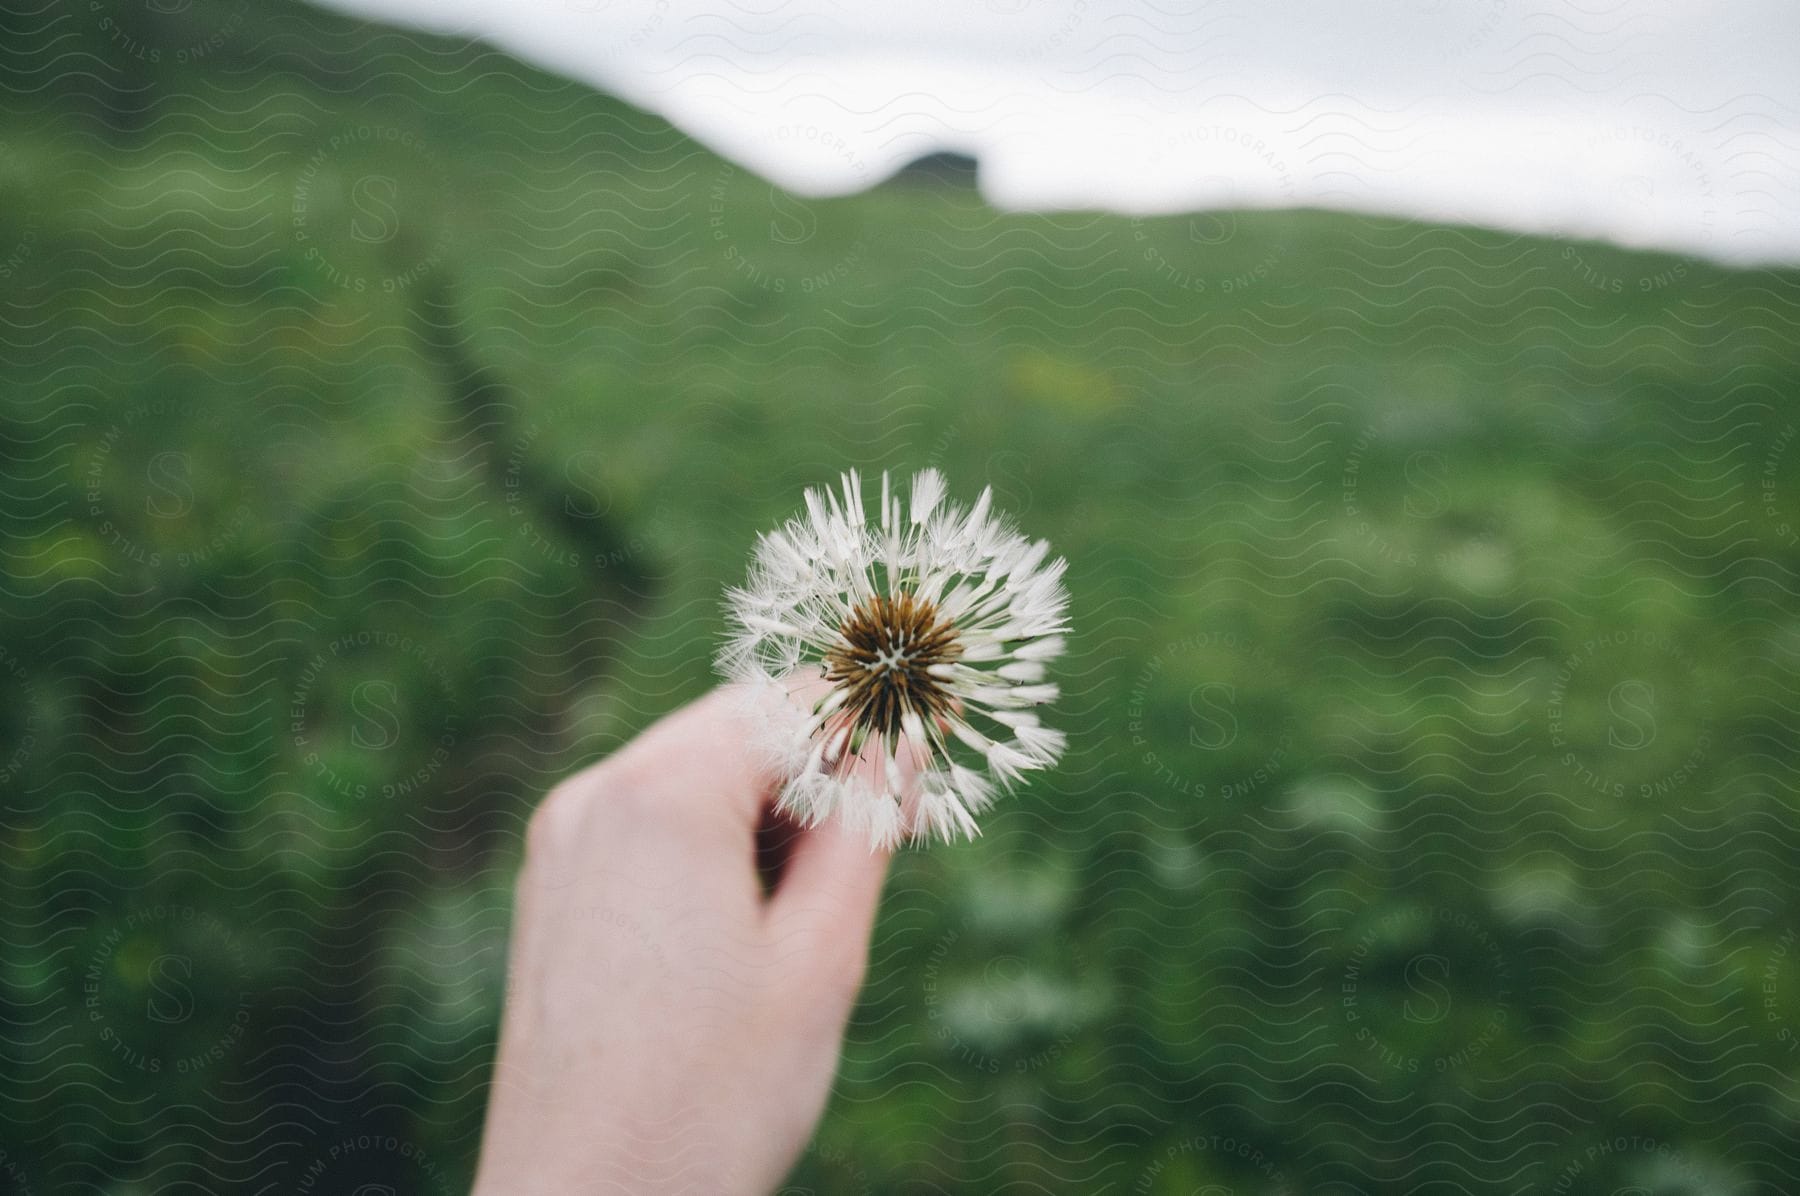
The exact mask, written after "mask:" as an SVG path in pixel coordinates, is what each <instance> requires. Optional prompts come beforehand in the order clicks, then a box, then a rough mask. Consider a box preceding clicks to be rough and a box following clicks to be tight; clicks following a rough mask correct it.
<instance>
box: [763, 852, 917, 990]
mask: <svg viewBox="0 0 1800 1196" xmlns="http://www.w3.org/2000/svg"><path fill="white" fill-rule="evenodd" d="M891 858H892V853H891V852H889V851H888V850H887V849H886V848H873V849H871V848H870V846H869V836H868V834H867V833H866V832H859V831H855V830H852V829H849V828H847V827H845V826H844V825H843V823H842V821H840V820H839V819H836V818H834V819H831V820H830V821H828V822H822V823H820V824H819V825H817V826H813V827H809V828H807V829H806V830H804V831H802V832H800V835H799V837H798V839H797V840H796V841H795V843H794V845H793V847H792V850H791V852H790V854H789V856H788V858H787V862H786V865H785V867H784V868H783V869H782V873H781V880H780V883H779V884H778V885H777V886H776V888H775V891H774V893H772V894H771V895H770V897H769V903H768V906H767V916H768V919H769V923H770V927H771V929H772V931H773V933H774V937H775V939H776V944H777V949H778V950H780V951H782V953H783V954H787V953H789V952H792V955H793V960H792V962H793V964H794V968H795V971H796V973H797V974H800V975H803V976H805V977H806V978H807V979H808V980H809V981H810V982H812V983H815V984H818V985H821V986H822V987H824V988H825V989H826V990H828V991H838V992H840V993H841V994H842V995H843V996H844V998H845V1000H844V1009H845V1010H847V1009H848V1008H849V1005H850V1003H851V1001H853V1000H854V999H855V995H856V990H857V989H858V988H860V987H861V985H862V977H863V972H864V970H865V968H866V967H867V964H868V955H869V935H870V933H871V932H872V931H873V930H874V927H875V911H876V910H877V909H878V908H879V907H880V904H881V889H882V885H883V883H884V882H885V881H886V879H887V869H888V861H889V860H890V859H891Z"/></svg>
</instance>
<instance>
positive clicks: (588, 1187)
mask: <svg viewBox="0 0 1800 1196" xmlns="http://www.w3.org/2000/svg"><path fill="white" fill-rule="evenodd" d="M750 735H751V727H750V725H749V719H748V716H747V714H746V711H745V709H744V706H743V699H742V695H741V694H740V693H739V692H738V691H735V690H732V689H729V688H727V689H720V690H715V691H714V692H713V693H711V694H709V695H708V696H706V697H704V698H702V699H700V700H699V701H697V702H695V703H693V704H692V705H690V706H687V707H685V708H684V709H682V710H679V711H676V712H675V713H674V714H671V715H669V716H667V717H665V718H664V719H662V720H661V721H660V722H658V723H656V724H655V725H654V726H651V727H650V728H648V729H647V730H645V731H644V732H643V733H642V734H641V735H639V736H638V737H637V738H636V739H634V740H632V741H631V742H630V743H629V744H627V745H626V746H625V747H623V748H621V749H620V750H619V751H618V752H616V753H614V754H613V755H612V756H610V757H609V758H607V759H606V760H604V761H602V762H601V763H599V764H597V765H594V766H593V767H591V768H588V769H586V770H585V771H583V772H581V773H578V774H576V775H575V776H573V777H571V778H569V779H568V780H567V781H564V782H563V783H562V784H561V785H559V786H557V788H556V789H555V790H554V791H553V792H552V793H551V794H550V796H549V797H548V798H546V799H545V801H544V802H543V804H542V805H541V806H540V807H539V808H538V810H537V812H536V814H535V815H534V816H533V818H532V820H531V825H530V828H529V830H528V832H527V835H526V850H525V867H524V870H523V872H522V873H521V875H520V877H519V883H518V893H517V907H516V911H515V914H514V927H513V941H512V946H511V960H510V962H509V973H510V975H511V977H512V981H511V983H510V984H509V985H508V989H509V992H508V997H507V1002H506V1010H505V1014H504V1017H503V1020H502V1026H501V1034H500V1050H499V1057H498V1060H497V1061H496V1063H495V1068H494V1081H493V1089H492V1096H491V1098H490V1101H489V1105H488V1115H487V1126H486V1130H485V1133H484V1139H483V1145H482V1152H481V1165H480V1169H479V1171H478V1173H477V1176H476V1182H475V1189H474V1190H475V1194H476V1196H526V1194H534V1193H554V1194H555V1196H574V1194H577V1193H590V1192H591V1193H600V1192H629V1193H632V1194H633V1196H638V1194H644V1193H671V1192H705V1193H708V1194H709V1196H710V1194H715V1193H725V1194H731V1193H755V1194H757V1196H762V1194H764V1193H767V1192H770V1191H772V1190H773V1189H774V1188H775V1186H776V1185H777V1184H779V1183H780V1182H781V1179H782V1177H783V1176H784V1175H786V1173H787V1171H788V1169H789V1168H790V1167H791V1166H792V1165H793V1162H794V1159H795V1158H796V1157H797V1156H798V1155H799V1153H800V1151H801V1149H802V1148H803V1147H804V1146H805V1145H806V1142H807V1139H808V1138H809V1137H811V1135H812V1130H813V1126H814V1125H815V1124H816V1122H817V1121H818V1119H819V1116H820V1114H821V1112H822V1111H823V1110H824V1105H825V1098H826V1094H827V1091H828V1089H829V1087H830V1084H831V1078H832V1074H833V1072H834V1071H835V1070H836V1066H837V1058H838V1047H839V1041H840V1039H841V1038H842V1035H843V1030H844V1023H845V1021H846V1019H847V1018H848V1016H849V1012H850V1007H851V1005H852V1004H853V1003H854V1001H855V997H856V993H857V990H858V988H859V987H860V986H861V983H862V976H863V969H864V966H865V963H866V961H867V956H868V942H869V933H870V929H871V926H872V924H873V921H874V915H875V909H876V905H877V902H878V900H879V898H880V895H881V886H882V880H883V878H884V875H885V873H886V870H887V861H888V856H887V854H886V853H885V852H877V853H871V852H870V849H869V844H868V839H867V836H866V835H861V834H853V833H846V832H844V831H842V830H841V829H840V828H839V827H838V826H837V825H836V824H835V823H828V824H824V825H821V826H818V827H814V828H811V829H808V830H799V829H798V828H794V827H792V826H791V824H790V825H786V827H785V830H783V829H781V826H782V824H779V823H777V824H775V826H776V829H775V831H774V832H773V833H771V821H770V810H769V805H770V802H771V801H772V800H773V795H774V791H775V789H776V788H777V785H776V780H777V778H776V777H774V776H773V775H771V774H770V773H768V772H767V771H766V770H765V767H764V765H763V764H762V762H761V761H760V760H759V759H758V758H757V757H756V755H755V754H754V752H753V750H752V748H751V746H750ZM759 832H760V833H759ZM759 868H760V869H761V870H762V871H761V873H760V874H759ZM777 868H778V869H779V871H778V875H776V876H775V878H774V887H773V889H772V890H771V891H770V892H769V893H768V894H767V895H766V896H765V894H764V881H763V879H761V877H762V876H763V875H766V874H767V873H768V872H770V871H772V870H774V869H777Z"/></svg>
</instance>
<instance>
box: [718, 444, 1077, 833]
mask: <svg viewBox="0 0 1800 1196" xmlns="http://www.w3.org/2000/svg"><path fill="white" fill-rule="evenodd" d="M1049 551H1050V549H1049V545H1048V544H1047V543H1046V542H1044V541H1042V540H1038V541H1033V540H1029V539H1027V538H1026V537H1024V536H1022V535H1020V534H1019V533H1018V532H1017V531H1016V530H1015V529H1014V528H1013V526H1012V525H1011V523H1010V522H1009V521H1007V520H1006V519H1005V518H1004V517H1003V516H1001V515H999V514H997V513H996V512H995V511H994V510H993V494H992V491H991V490H986V491H983V493H982V495H981V497H980V498H979V499H977V500H976V502H975V504H974V505H973V506H972V507H970V508H968V509H966V510H965V509H962V508H959V507H958V506H956V505H955V504H954V503H951V502H949V501H948V499H947V489H946V487H945V485H944V480H943V477H942V475H941V474H939V473H938V472H937V471H936V470H925V471H923V472H921V473H919V474H918V475H916V476H915V477H914V478H913V480H912V484H911V492H910V496H909V501H907V502H905V503H902V501H901V499H900V497H899V496H898V495H896V494H895V493H894V488H893V486H892V484H891V481H890V479H889V477H888V475H886V474H883V475H882V478H881V487H880V494H879V498H878V509H877V511H876V513H875V516H874V517H873V518H871V517H870V514H869V512H868V510H867V509H866V508H865V506H864V494H863V486H862V480H861V478H860V477H859V476H858V475H857V474H856V472H855V471H851V472H848V473H846V474H845V475H844V476H843V478H842V479H841V482H840V485H839V486H838V487H837V488H836V489H833V490H828V489H815V490H808V491H807V492H806V496H805V513H804V514H803V515H801V516H799V517H796V518H794V519H792V520H789V521H788V522H787V523H786V524H785V525H784V526H783V527H781V528H779V529H776V530H775V531H772V532H768V533H766V534H765V535H763V536H762V537H761V538H760V539H759V540H758V543H757V548H756V552H755V554H754V556H753V557H752V560H751V564H750V570H749V576H748V578H747V580H746V582H745V584H744V585H743V586H741V587H735V588H733V589H730V590H728V591H727V594H726V599H727V605H728V608H729V613H730V616H731V623H732V630H731V634H730V636H729V637H728V639H727V641H726V643H725V645H724V647H723V648H722V649H721V651H720V653H719V669H720V672H721V673H722V674H723V675H724V676H725V677H726V678H727V679H728V680H731V681H736V682H741V683H747V684H749V685H751V686H754V687H757V688H774V689H776V690H778V691H779V692H780V693H781V694H782V695H783V696H784V698H785V699H786V701H785V706H786V707H787V709H788V711H789V713H791V714H792V715H793V716H794V717H792V718H791V719H784V720H778V722H775V723H770V724H769V725H768V726H767V727H766V728H765V731H764V733H763V735H761V736H760V740H761V744H760V746H762V747H763V748H764V749H765V751H766V752H767V753H768V755H769V756H770V758H771V759H772V760H774V761H776V762H777V764H778V767H779V768H780V770H781V773H782V776H783V778H784V781H783V785H782V789H781V793H780V797H779V804H780V806H781V807H782V808H783V809H784V810H786V811H788V812H789V813H790V814H792V815H794V816H796V817H798V818H799V819H800V820H801V821H803V822H805V823H807V824H809V825H810V824H814V823H817V822H820V821H823V820H824V819H826V818H828V817H832V816H833V815H839V816H842V817H843V818H844V819H845V820H846V821H848V822H849V823H851V824H852V825H855V826H858V827H860V828H861V829H863V830H865V831H866V832H867V833H868V834H869V837H870V840H871V843H872V844H875V845H884V846H885V845H891V844H893V843H895V842H897V841H899V840H901V839H905V838H924V837H933V836H935V837H941V838H945V839H950V838H956V837H965V836H973V835H975V834H977V833H978V831H979V828H978V827H977V826H976V823H975V821H974V817H973V815H974V814H976V813H979V812H980V811H981V810H983V809H985V808H987V807H988V806H989V805H990V804H991V803H992V801H993V800H994V797H995V794H996V791H997V790H998V789H1004V788H1007V787H1010V786H1012V785H1014V784H1016V783H1018V782H1019V781H1020V780H1021V779H1022V778H1023V776H1024V775H1025V774H1026V773H1028V772H1030V771H1033V770H1035V769H1041V768H1045V767H1048V766H1049V765H1051V764H1053V763H1054V762H1055V761H1056V759H1057V758H1058V757H1059V756H1060V755H1061V753H1062V751H1063V749H1064V747H1065V744H1066V741H1065V740H1064V738H1063V736H1062V735H1061V734H1060V733H1059V732H1056V731H1053V730H1050V729H1048V728H1046V727H1044V726H1043V725H1042V724H1041V722H1040V721H1039V719H1038V717H1037V714H1036V713H1035V710H1033V709H1032V708H1033V707H1036V706H1040V705H1043V704H1045V703H1047V702H1050V701H1052V700H1054V699H1055V697H1056V696H1057V687H1056V685H1055V684H1054V683H1052V682H1049V681H1047V680H1046V676H1047V665H1048V663H1049V662H1050V661H1052V660H1054V659H1055V658H1056V657H1057V656H1059V655H1060V654H1061V653H1062V651H1063V650H1064V647H1065V645H1066V639H1065V633H1066V632H1067V630H1068V626H1067V620H1066V609H1067V601H1068V600H1067V594H1066V592H1065V590H1064V588H1063V585H1062V575H1063V570H1064V567H1065V565H1064V562H1063V561H1061V560H1060V559H1059V560H1054V561H1047V558H1048V556H1049ZM797 695H805V696H803V697H801V696H797Z"/></svg>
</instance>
